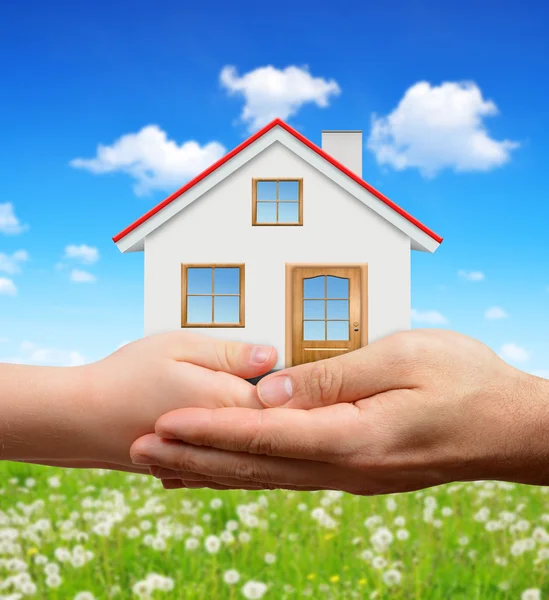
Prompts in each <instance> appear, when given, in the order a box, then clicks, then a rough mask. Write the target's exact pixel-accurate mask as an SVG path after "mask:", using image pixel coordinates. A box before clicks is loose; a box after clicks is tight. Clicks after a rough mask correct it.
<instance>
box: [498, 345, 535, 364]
mask: <svg viewBox="0 0 549 600" xmlns="http://www.w3.org/2000/svg"><path fill="white" fill-rule="evenodd" d="M499 355H500V356H501V358H503V359H505V360H508V361H510V362H517V363H520V362H526V361H527V360H528V359H529V358H530V353H529V352H528V351H527V350H526V349H525V348H523V347H522V346H517V344H514V343H509V344H504V345H503V346H502V347H501V350H500V351H499Z"/></svg>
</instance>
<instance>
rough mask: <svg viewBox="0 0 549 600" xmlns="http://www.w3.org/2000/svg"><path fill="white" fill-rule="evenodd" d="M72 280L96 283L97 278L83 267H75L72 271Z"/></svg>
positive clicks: (74, 281)
mask: <svg viewBox="0 0 549 600" xmlns="http://www.w3.org/2000/svg"><path fill="white" fill-rule="evenodd" d="M71 281H72V282H73V283H95V282H96V281H97V278H96V276H95V275H93V274H92V273H89V272H88V271H82V270H81V269H73V270H72V271H71Z"/></svg>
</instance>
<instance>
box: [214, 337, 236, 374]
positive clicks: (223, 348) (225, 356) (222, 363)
mask: <svg viewBox="0 0 549 600" xmlns="http://www.w3.org/2000/svg"><path fill="white" fill-rule="evenodd" d="M215 357H216V362H217V367H218V369H219V370H220V371H230V370H231V365H232V356H231V350H230V344H227V343H225V342H222V343H217V344H215Z"/></svg>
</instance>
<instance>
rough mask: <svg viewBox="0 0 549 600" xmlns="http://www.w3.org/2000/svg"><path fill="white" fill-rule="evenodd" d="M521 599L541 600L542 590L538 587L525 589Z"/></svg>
mask: <svg viewBox="0 0 549 600" xmlns="http://www.w3.org/2000/svg"><path fill="white" fill-rule="evenodd" d="M520 600H541V591H540V590H539V589H538V588H530V589H528V590H524V592H522V594H521V596H520Z"/></svg>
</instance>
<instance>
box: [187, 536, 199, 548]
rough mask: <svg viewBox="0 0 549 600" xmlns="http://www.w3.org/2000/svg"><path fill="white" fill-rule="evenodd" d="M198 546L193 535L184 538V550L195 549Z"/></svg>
mask: <svg viewBox="0 0 549 600" xmlns="http://www.w3.org/2000/svg"><path fill="white" fill-rule="evenodd" d="M199 546H200V542H199V541H198V540H197V539H196V538H194V537H190V538H187V539H186V540H185V550H196V549H197V548H198V547H199Z"/></svg>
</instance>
